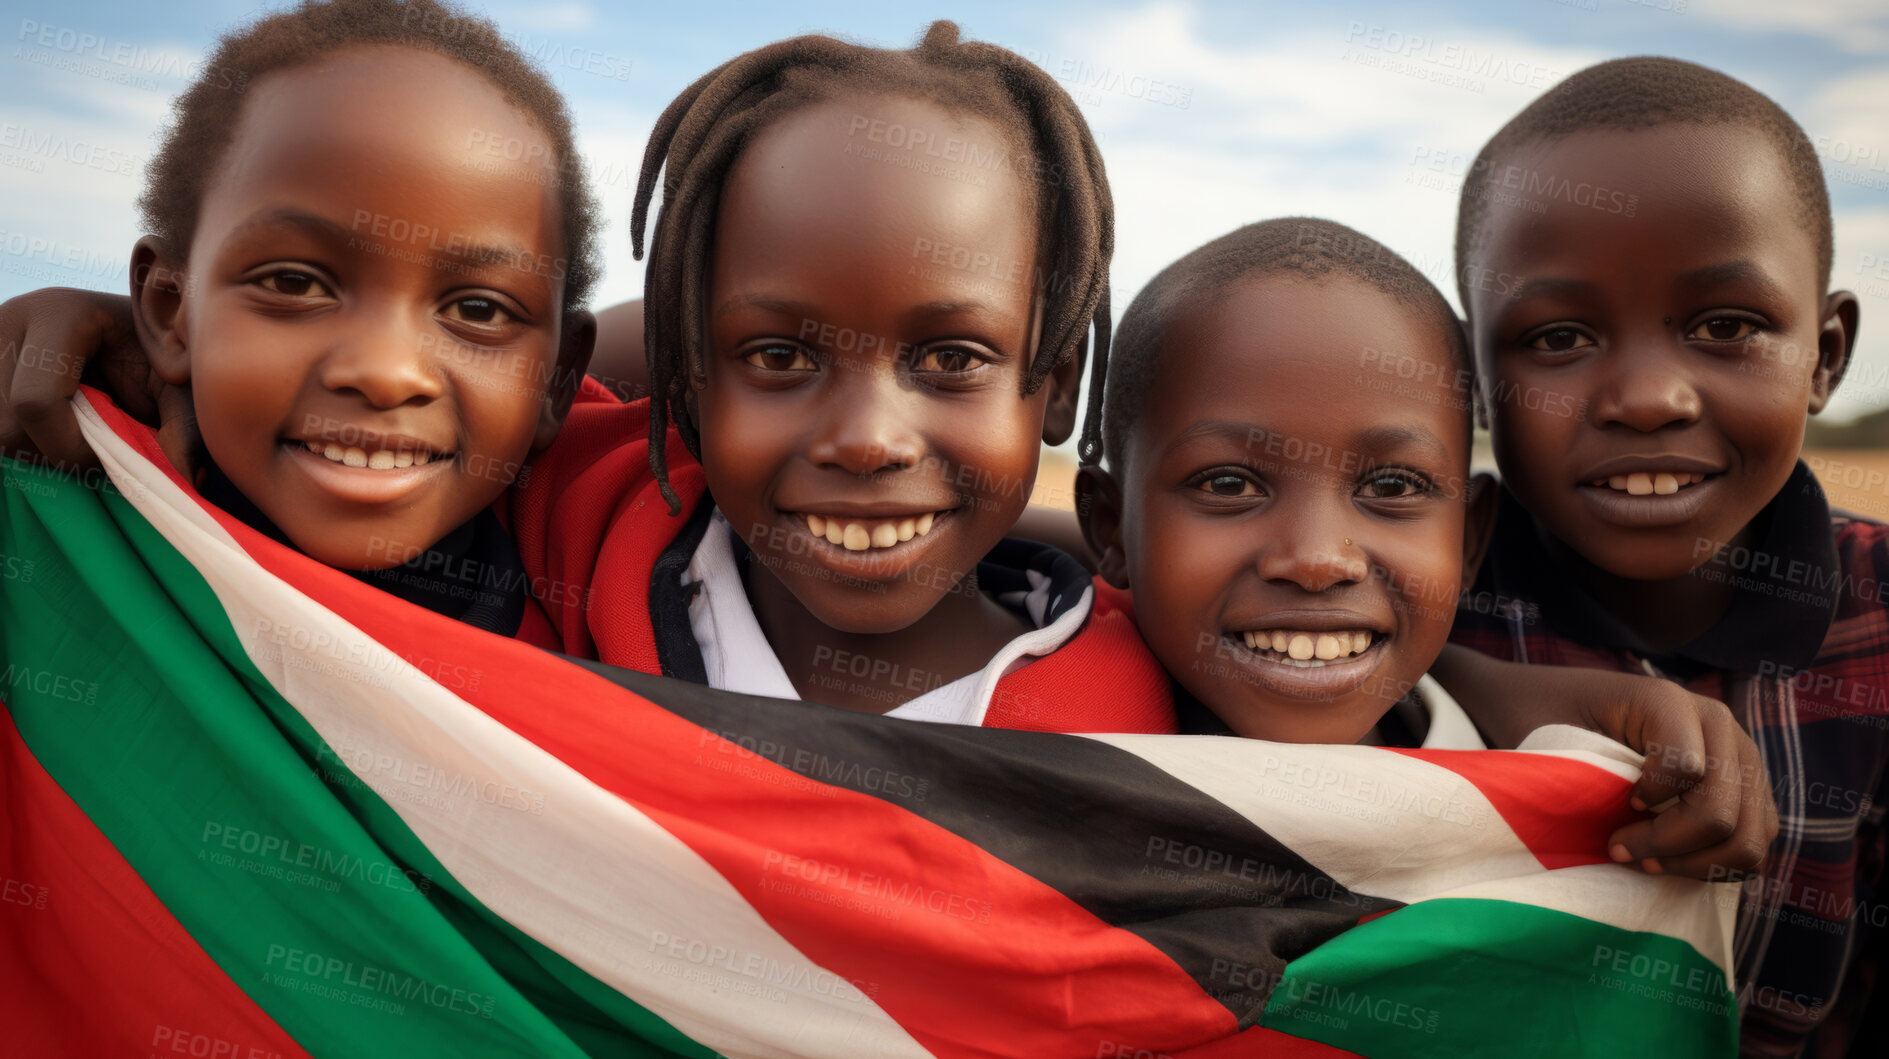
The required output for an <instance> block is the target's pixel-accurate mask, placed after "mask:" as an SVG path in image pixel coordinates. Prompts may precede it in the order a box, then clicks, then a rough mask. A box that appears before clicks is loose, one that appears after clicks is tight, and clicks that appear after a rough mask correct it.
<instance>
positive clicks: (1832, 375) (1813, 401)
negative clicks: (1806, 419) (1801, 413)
mask: <svg viewBox="0 0 1889 1059" xmlns="http://www.w3.org/2000/svg"><path fill="white" fill-rule="evenodd" d="M1861 312H1862V306H1861V305H1860V304H1858V302H1857V300H1856V295H1854V294H1851V293H1850V292H1849V291H1846V290H1839V291H1831V292H1830V297H1828V298H1826V299H1825V300H1824V303H1823V330H1821V331H1819V332H1818V333H1817V370H1816V373H1815V374H1813V375H1811V377H1810V414H1811V415H1816V414H1817V413H1818V412H1821V411H1823V406H1824V405H1826V404H1828V403H1830V395H1831V394H1833V393H1835V392H1836V388H1837V384H1838V383H1841V382H1842V381H1843V373H1844V372H1845V371H1848V370H1849V367H1850V351H1851V350H1853V349H1855V348H1856V323H1857V317H1858V316H1859V315H1861Z"/></svg>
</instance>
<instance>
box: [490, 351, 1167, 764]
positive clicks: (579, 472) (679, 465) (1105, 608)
mask: <svg viewBox="0 0 1889 1059" xmlns="http://www.w3.org/2000/svg"><path fill="white" fill-rule="evenodd" d="M648 438H649V402H648V401H647V400H642V401H636V402H634V403H631V404H623V403H622V402H619V401H618V400H617V399H616V398H615V397H614V396H611V395H610V394H609V393H608V391H606V390H604V389H603V387H601V386H598V385H596V384H595V383H593V382H591V381H589V380H586V382H585V386H584V388H583V390H582V391H581V392H580V393H579V395H578V398H577V401H576V402H575V404H573V406H572V408H571V413H570V416H569V418H568V419H566V420H565V424H564V429H563V432H562V433H561V434H560V435H559V437H558V440H557V443H556V444H554V445H553V446H552V447H551V448H550V449H548V450H547V451H545V452H543V453H541V454H539V456H538V457H537V458H536V459H535V460H533V462H532V464H531V466H530V468H529V471H528V472H527V474H526V476H525V477H524V479H523V480H522V481H520V482H519V483H518V485H517V486H515V487H514V488H513V490H512V491H511V494H510V497H511V500H510V510H509V511H507V512H506V513H505V515H506V522H507V524H508V526H509V528H510V529H511V532H512V535H513V537H514V539H515V540H516V541H517V543H518V551H519V554H520V556H522V557H523V559H524V563H525V570H526V573H527V574H528V575H529V577H530V578H531V582H532V586H533V588H534V590H535V592H536V595H537V597H538V603H539V606H540V607H542V608H543V613H542V615H532V616H530V617H529V618H528V620H527V621H526V622H525V626H524V628H523V629H522V630H521V631H520V633H519V635H520V637H521V638H524V639H527V640H530V641H531V642H534V643H538V644H539V645H540V646H543V647H549V648H551V649H553V650H557V651H562V652H564V653H566V654H571V655H577V656H579V657H583V658H595V659H597V660H598V661H601V662H605V663H608V664H610V665H615V666H623V667H625V668H629V669H636V670H640V671H642V672H645V673H661V672H662V666H661V663H660V660H659V658H658V656H657V648H656V630H655V628H654V627H653V622H652V618H651V612H650V607H649V596H650V584H651V578H652V575H653V572H654V569H655V565H656V559H657V557H658V556H660V555H661V554H662V553H663V550H664V549H665V548H667V547H668V546H669V545H670V543H671V542H672V541H673V540H674V539H675V538H676V535H677V534H678V533H679V532H680V531H681V529H682V527H683V526H684V525H685V524H686V523H687V522H688V519H689V515H690V513H691V512H692V511H693V510H694V508H695V507H696V506H697V505H699V504H700V503H702V502H703V500H704V497H705V495H706V488H705V486H704V479H703V474H702V468H701V465H700V464H698V463H697V462H696V461H695V459H694V458H693V457H692V456H690V455H689V452H688V449H687V448H686V447H684V445H683V444H682V441H681V439H680V438H679V437H678V436H677V435H676V433H675V432H674V431H673V430H672V431H670V433H669V437H668V442H667V444H668V457H669V484H670V486H671V487H672V488H673V489H674V490H675V491H676V494H677V495H678V496H680V497H681V498H682V503H683V513H682V514H680V515H671V514H669V505H668V503H667V502H666V501H664V500H663V498H662V494H661V492H660V491H659V489H658V488H657V485H656V477H655V474H654V473H653V472H652V471H651V470H650V467H649V440H648ZM1095 585H1096V595H1095V604H1094V608H1093V610H1092V611H1091V613H1090V615H1089V619H1088V621H1086V622H1085V623H1084V624H1083V626H1082V628H1081V629H1080V630H1079V631H1078V632H1077V633H1076V635H1075V636H1073V637H1071V638H1070V640H1069V641H1068V642H1067V643H1065V644H1064V645H1063V646H1062V648H1061V649H1059V650H1057V651H1056V652H1055V653H1053V654H1050V655H1046V656H1044V657H1041V658H1037V659H1035V660H1033V661H1031V662H1030V663H1029V664H1028V665H1025V666H1023V667H1022V668H1020V669H1017V670H1015V671H1014V672H1012V673H1010V674H1009V675H1007V676H1005V677H1004V678H1003V679H1002V680H1001V681H999V682H998V685H997V692H996V694H995V696H994V697H993V698H992V700H991V705H990V710H989V712H988V713H987V714H986V716H985V720H984V724H985V726H986V727H994V728H1018V729H1025V730H1031V731H1057V732H1173V731H1175V730H1176V726H1175V720H1174V704H1173V697H1172V694H1171V693H1170V690H1169V687H1170V685H1169V683H1168V678H1167V674H1166V673H1165V672H1163V671H1162V669H1161V666H1160V664H1159V663H1157V662H1156V661H1155V659H1154V656H1153V655H1152V654H1150V653H1149V651H1148V649H1147V646H1146V645H1145V644H1143V643H1142V641H1141V635H1140V634H1139V633H1138V632H1136V631H1135V625H1134V616H1133V613H1132V611H1131V610H1130V609H1129V607H1128V605H1127V597H1126V596H1125V595H1124V594H1122V593H1118V592H1116V591H1114V590H1113V589H1110V588H1109V587H1108V586H1107V585H1105V584H1103V583H1102V582H1101V581H1100V580H1098V581H1096V583H1095ZM541 617H543V618H548V619H549V620H548V622H546V621H541V620H539V619H540V618H541Z"/></svg>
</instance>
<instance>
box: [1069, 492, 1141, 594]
mask: <svg viewBox="0 0 1889 1059" xmlns="http://www.w3.org/2000/svg"><path fill="white" fill-rule="evenodd" d="M1076 521H1077V522H1078V523H1079V524H1081V526H1082V539H1083V540H1084V541H1085V542H1087V543H1088V545H1089V554H1091V555H1093V556H1095V572H1096V573H1097V574H1100V575H1101V577H1102V580H1104V581H1107V582H1108V583H1109V584H1111V585H1114V586H1115V587H1116V588H1127V587H1129V586H1128V554H1127V552H1126V550H1124V549H1123V547H1122V487H1121V486H1120V485H1117V484H1116V482H1115V478H1114V476H1113V475H1111V474H1109V473H1108V472H1107V471H1105V470H1103V469H1102V468H1100V467H1096V466H1084V467H1081V468H1079V469H1078V470H1077V471H1076Z"/></svg>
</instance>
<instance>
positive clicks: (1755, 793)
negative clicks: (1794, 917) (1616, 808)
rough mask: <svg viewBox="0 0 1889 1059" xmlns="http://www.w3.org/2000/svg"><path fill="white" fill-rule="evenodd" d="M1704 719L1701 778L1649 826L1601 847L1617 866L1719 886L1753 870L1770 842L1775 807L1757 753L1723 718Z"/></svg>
mask: <svg viewBox="0 0 1889 1059" xmlns="http://www.w3.org/2000/svg"><path fill="white" fill-rule="evenodd" d="M1704 717H1705V732H1706V743H1707V747H1708V753H1707V762H1708V765H1707V769H1706V773H1707V774H1706V777H1705V779H1704V781H1703V782H1701V783H1699V784H1697V785H1695V786H1693V787H1692V788H1691V789H1689V790H1687V791H1686V792H1685V793H1684V794H1682V795H1680V796H1679V799H1678V800H1677V801H1676V802H1675V803H1673V805H1672V806H1671V807H1669V808H1667V809H1666V810H1665V811H1663V812H1659V813H1657V814H1656V815H1655V816H1654V817H1653V818H1652V819H1650V820H1641V821H1637V822H1635V823H1632V824H1628V825H1626V826H1625V827H1622V828H1621V829H1620V830H1618V831H1616V832H1615V833H1614V835H1613V836H1612V837H1611V838H1610V839H1609V840H1608V849H1609V852H1610V853H1611V854H1612V855H1613V858H1614V859H1615V860H1617V861H1627V862H1632V863H1635V864H1639V865H1640V866H1641V867H1642V868H1643V869H1645V870H1647V871H1649V872H1652V873H1655V874H1675V875H1684V876H1687V877H1690V878H1697V879H1710V880H1714V881H1725V880H1728V879H1735V878H1738V877H1740V876H1742V874H1743V873H1745V872H1748V871H1750V870H1751V869H1754V868H1756V867H1757V866H1758V865H1759V864H1760V863H1761V862H1762V861H1763V860H1764V857H1765V854H1766V852H1768V851H1769V849H1770V847H1771V840H1772V839H1773V838H1774V837H1776V835H1777V828H1778V824H1777V808H1776V806H1775V805H1774V804H1773V803H1772V800H1771V787H1770V784H1769V783H1767V782H1765V779H1764V777H1765V772H1764V769H1763V765H1762V763H1761V762H1760V761H1759V759H1758V749H1757V747H1756V746H1755V745H1753V744H1752V742H1751V740H1750V739H1749V738H1746V737H1745V734H1744V732H1743V731H1742V730H1740V729H1738V726H1737V724H1736V722H1734V721H1732V720H1731V717H1730V714H1729V712H1727V713H1726V714H1725V716H1724V717H1723V719H1722V720H1721V719H1719V718H1717V717H1714V716H1713V715H1712V714H1710V713H1707V714H1705V715H1704Z"/></svg>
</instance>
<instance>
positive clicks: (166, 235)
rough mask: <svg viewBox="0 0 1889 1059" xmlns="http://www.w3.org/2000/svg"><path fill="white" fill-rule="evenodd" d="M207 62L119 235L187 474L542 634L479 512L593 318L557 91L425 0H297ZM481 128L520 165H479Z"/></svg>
mask: <svg viewBox="0 0 1889 1059" xmlns="http://www.w3.org/2000/svg"><path fill="white" fill-rule="evenodd" d="M421 23H425V26H432V27H437V26H438V25H441V24H448V23H449V24H450V25H451V26H452V27H453V32H451V33H441V32H437V31H434V30H432V29H428V28H425V26H422V25H421ZM205 69H206V71H212V73H207V74H206V75H205V76H203V77H201V78H200V79H199V80H198V81H197V82H196V83H195V84H193V85H192V86H191V87H190V88H189V89H188V90H187V91H186V92H185V93H184V94H183V95H182V96H181V97H179V99H178V100H177V103H176V107H175V120H174V122H173V124H172V125H171V127H170V129H169V130H168V131H167V133H166V135H165V139H164V141H163V144H162V145H161V147H160V149H159V150H158V153H157V154H156V156H155V157H154V158H153V160H152V164H151V170H150V175H149V181H148V185H147V187H146V190H145V193H144V196H143V198H142V199H141V203H140V204H141V206H142V207H143V210H144V216H145V222H146V225H147V227H148V229H149V231H150V233H151V234H149V235H147V236H145V237H144V238H143V239H140V240H139V242H138V244H137V246H136V248H135V249H134V250H133V253H132V266H133V268H132V271H133V283H134V298H133V315H134V321H135V326H136V329H137V333H138V337H139V338H140V340H141V342H142V344H143V346H144V348H145V350H146V351H147V352H148V354H149V356H150V359H151V363H152V365H153V367H154V368H155V370H156V371H157V372H158V373H159V374H160V375H162V376H163V378H164V379H165V380H166V381H167V382H169V383H171V384H173V385H183V384H186V383H188V384H189V386H190V389H191V393H192V396H193V400H194V405H195V414H196V422H197V424H198V426H199V428H200V430H201V434H202V450H203V451H202V459H201V460H200V461H199V462H200V467H199V468H198V474H197V476H196V477H197V482H196V484H197V485H198V487H199V488H200V490H201V491H202V492H203V493H204V495H205V496H206V497H207V498H209V499H211V500H213V501H215V502H217V503H218V504H219V505H220V506H223V507H224V508H225V509H226V510H229V511H230V512H231V513H232V514H235V515H237V516H238V517H240V518H242V519H243V520H244V521H246V522H248V523H249V524H251V525H252V526H255V527H256V528H258V529H261V530H263V531H264V532H265V533H268V534H269V535H271V536H273V537H275V538H276V539H277V540H279V541H281V542H283V543H285V544H288V545H290V546H292V547H294V548H296V549H297V550H299V551H301V552H303V553H305V554H307V555H308V556H310V557H311V558H314V559H316V560H318V561H320V562H322V563H324V564H326V565H329V566H333V567H338V568H341V569H343V570H348V571H355V572H357V573H356V576H358V577H361V578H362V579H363V580H366V581H368V582H369V583H370V584H374V585H376V586H377V587H381V588H384V589H386V590H388V591H391V592H394V593H395V594H397V595H401V596H403V597H404V598H407V599H408V600H409V601H411V602H415V603H418V604H420V605H422V606H426V607H428V608H429V609H433V610H435V611H438V612H440V613H443V614H446V615H447V616H449V617H454V618H458V619H460V620H463V621H468V622H471V623H472V624H475V625H478V626H480V627H482V628H486V629H488V630H490V631H494V632H498V633H500V634H502V635H506V636H512V635H520V634H523V635H528V636H531V635H535V636H537V637H539V638H543V637H544V636H545V635H546V634H547V632H548V630H547V628H546V625H545V621H544V618H543V615H542V613H541V612H539V611H538V610H537V608H536V606H535V604H533V603H532V601H531V598H530V592H529V588H528V582H527V581H526V580H525V579H524V577H523V576H522V566H521V564H520V561H519V559H518V555H517V549H516V547H515V546H514V545H513V544H512V542H511V539H510V537H509V536H508V534H507V532H506V531H505V529H504V528H503V527H502V526H501V525H500V523H499V520H498V519H497V517H496V516H495V515H494V514H493V513H492V511H491V510H489V509H490V508H491V507H492V505H493V503H494V501H495V500H497V499H498V498H499V497H500V495H501V494H503V493H504V492H505V491H506V490H507V488H508V487H509V486H510V485H511V484H512V481H513V479H514V478H515V477H517V475H518V473H519V470H520V468H521V467H522V465H523V464H524V462H525V461H526V459H527V458H528V457H529V455H530V454H531V453H532V452H534V451H537V450H541V449H543V448H544V447H546V446H548V445H549V444H550V443H551V441H552V439H554V438H555V437H556V436H557V432H558V428H559V426H560V423H561V421H562V419H563V416H564V413H565V411H566V409H567V408H568V407H569V404H570V401H571V398H572V394H573V392H574V390H575V389H576V386H577V382H578V380H580V379H581V378H582V377H583V372H584V367H585V364H586V362H587V361H588V358H589V355H590V344H591V340H592V337H593V335H594V326H593V323H592V321H591V319H590V315H589V314H588V313H587V312H585V311H584V310H583V308H582V306H583V303H584V299H585V297H586V296H587V295H588V293H589V288H590V286H591V284H592V282H593V281H594V280H595V278H596V275H597V264H596V261H595V249H594V242H595V229H596V224H597V216H598V214H597V209H596V204H595V202H594V201H593V200H592V198H591V197H590V195H589V192H588V190H587V188H586V187H585V185H584V184H583V183H582V182H581V181H574V180H564V179H555V178H556V177H558V176H559V175H560V174H561V173H563V172H564V171H565V169H564V167H565V166H566V165H572V164H578V163H577V156H576V148H575V144H574V141H573V137H572V131H571V124H570V119H569V117H568V116H567V114H566V112H565V108H564V103H563V100H562V98H561V97H560V96H559V95H558V94H557V91H556V90H555V89H554V88H552V87H551V84H550V83H549V81H547V80H546V79H545V77H544V75H543V74H541V73H539V72H538V71H537V70H536V69H535V68H533V67H532V66H531V64H530V62H529V60H527V59H526V58H525V57H524V56H522V55H521V54H519V53H518V51H517V50H516V49H515V48H514V47H513V46H512V45H511V44H509V43H508V42H506V41H505V39H504V38H503V37H502V36H501V35H500V34H499V32H498V30H497V28H496V27H494V26H493V25H492V24H490V23H488V22H484V21H481V20H478V19H474V18H467V17H464V16H462V15H460V14H459V13H458V12H456V11H454V10H452V9H450V8H446V7H444V6H442V5H439V4H436V3H432V2H431V0H412V2H407V3H394V2H391V0H334V2H331V3H323V4H307V5H304V6H302V7H300V8H298V9H296V10H293V11H289V12H285V13H283V14H279V15H274V16H271V17H268V18H265V19H263V20H261V21H258V22H256V23H254V24H252V25H250V26H247V27H245V28H243V29H242V30H239V31H236V32H233V33H231V34H230V35H228V36H226V37H225V38H224V39H223V41H222V42H221V44H220V45H219V47H218V49H217V51H216V52H215V54H214V55H213V56H212V58H211V60H210V61H209V63H207V64H206V66H205ZM216 71H242V72H243V73H244V75H245V85H246V90H245V91H243V92H241V93H235V92H231V91H228V90H227V89H226V88H225V87H224V86H223V85H222V84H221V83H220V80H221V79H220V78H219V76H217V75H216V73H215V72H216ZM474 130H476V131H478V132H482V133H484V134H485V135H487V136H500V137H505V138H507V139H508V140H515V141H516V142H518V143H519V144H521V146H522V150H521V153H522V154H523V155H524V157H525V158H526V159H527V161H525V162H523V163H521V164H520V165H518V166H516V167H511V168H506V169H500V170H494V169H492V168H491V167H489V166H484V165H482V164H481V163H482V161H483V159H482V158H481V157H480V154H479V151H478V149H477V144H478V142H479V141H478V139H477V138H476V137H474V136H472V135H470V133H471V132H473V131H474ZM537 170H543V172H538V171H537ZM389 172H402V173H407V174H412V176H410V177H408V178H405V179H401V180H389V179H388V178H387V173H389ZM545 177H551V178H552V179H545ZM442 556H444V557H446V558H448V559H450V560H452V561H450V562H440V561H439V559H440V557H442Z"/></svg>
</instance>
